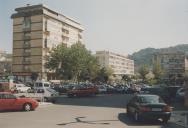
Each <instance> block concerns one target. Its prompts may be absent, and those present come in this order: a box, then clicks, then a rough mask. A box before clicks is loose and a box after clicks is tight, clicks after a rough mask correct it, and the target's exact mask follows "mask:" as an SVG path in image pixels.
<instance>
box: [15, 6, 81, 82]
mask: <svg viewBox="0 0 188 128" xmlns="http://www.w3.org/2000/svg"><path fill="white" fill-rule="evenodd" d="M15 11H16V13H14V14H12V16H11V18H12V19H13V64H12V72H13V74H14V75H15V76H17V78H18V79H20V80H22V81H29V80H30V76H31V74H32V73H38V74H39V78H40V79H47V78H49V79H53V78H52V76H50V72H49V70H48V69H46V68H45V63H46V59H45V57H46V56H47V55H49V51H50V50H51V49H52V48H53V47H55V46H57V45H58V44H62V43H63V44H65V45H66V46H68V47H69V46H71V45H72V44H74V43H77V42H82V32H83V28H82V26H81V24H80V23H78V22H77V21H75V20H73V19H71V18H69V17H67V16H64V15H62V14H60V13H58V12H56V11H53V10H51V9H49V8H48V7H46V6H45V5H42V4H41V5H32V6H30V5H27V6H25V7H20V8H16V9H15Z"/></svg>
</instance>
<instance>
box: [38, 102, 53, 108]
mask: <svg viewBox="0 0 188 128" xmlns="http://www.w3.org/2000/svg"><path fill="white" fill-rule="evenodd" d="M47 105H52V103H49V102H39V107H40V106H47Z"/></svg>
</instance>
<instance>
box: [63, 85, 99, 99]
mask: <svg viewBox="0 0 188 128" xmlns="http://www.w3.org/2000/svg"><path fill="white" fill-rule="evenodd" d="M97 93H98V88H97V87H95V86H91V87H83V86H76V87H74V88H73V89H72V90H70V91H68V92H67V96H68V97H74V96H91V95H96V94H97Z"/></svg>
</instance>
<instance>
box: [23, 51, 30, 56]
mask: <svg viewBox="0 0 188 128" xmlns="http://www.w3.org/2000/svg"><path fill="white" fill-rule="evenodd" d="M23 56H31V53H30V52H23Z"/></svg>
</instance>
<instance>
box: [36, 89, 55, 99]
mask: <svg viewBox="0 0 188 128" xmlns="http://www.w3.org/2000/svg"><path fill="white" fill-rule="evenodd" d="M35 96H36V98H38V99H37V100H39V101H41V100H43V101H44V102H54V97H56V96H59V93H58V92H56V91H55V90H54V89H51V88H43V89H35ZM41 97H42V99H41Z"/></svg>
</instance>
